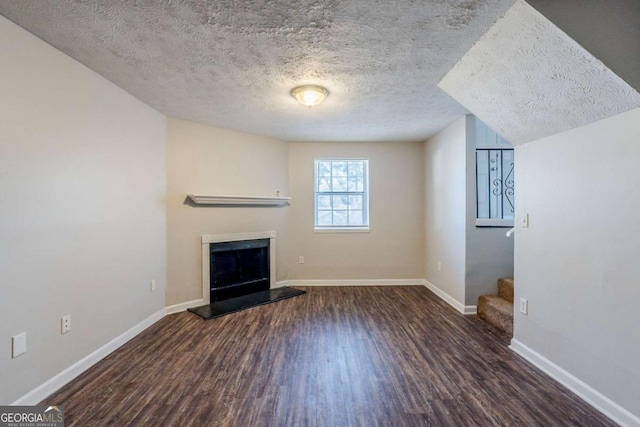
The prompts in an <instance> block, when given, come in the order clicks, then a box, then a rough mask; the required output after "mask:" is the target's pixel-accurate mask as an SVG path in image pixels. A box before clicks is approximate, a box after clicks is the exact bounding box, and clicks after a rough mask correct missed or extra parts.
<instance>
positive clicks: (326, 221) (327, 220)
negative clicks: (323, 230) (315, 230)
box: [318, 211, 332, 225]
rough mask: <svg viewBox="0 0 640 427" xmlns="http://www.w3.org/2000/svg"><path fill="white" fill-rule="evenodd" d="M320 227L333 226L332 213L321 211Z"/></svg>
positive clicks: (319, 216)
mask: <svg viewBox="0 0 640 427" xmlns="http://www.w3.org/2000/svg"><path fill="white" fill-rule="evenodd" d="M318 225H332V224H331V211H319V212H318Z"/></svg>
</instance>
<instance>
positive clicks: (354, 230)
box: [313, 227, 371, 233]
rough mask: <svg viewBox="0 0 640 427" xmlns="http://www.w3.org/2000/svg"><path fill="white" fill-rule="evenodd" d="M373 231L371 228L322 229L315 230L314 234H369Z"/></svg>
mask: <svg viewBox="0 0 640 427" xmlns="http://www.w3.org/2000/svg"><path fill="white" fill-rule="evenodd" d="M370 231H371V229H370V228H369V227H348V228H347V227H333V228H331V227H321V228H317V227H316V228H314V229H313V232H314V233H369V232H370Z"/></svg>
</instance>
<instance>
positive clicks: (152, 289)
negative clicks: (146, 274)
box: [151, 279, 156, 292]
mask: <svg viewBox="0 0 640 427" xmlns="http://www.w3.org/2000/svg"><path fill="white" fill-rule="evenodd" d="M155 290H156V281H155V279H153V280H151V292H154V291H155Z"/></svg>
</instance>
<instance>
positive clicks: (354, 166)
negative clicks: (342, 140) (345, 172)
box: [349, 162, 364, 176]
mask: <svg viewBox="0 0 640 427" xmlns="http://www.w3.org/2000/svg"><path fill="white" fill-rule="evenodd" d="M363 166H364V162H349V176H362V175H364V167H363Z"/></svg>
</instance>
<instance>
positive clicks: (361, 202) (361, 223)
mask: <svg viewBox="0 0 640 427" xmlns="http://www.w3.org/2000/svg"><path fill="white" fill-rule="evenodd" d="M368 181H369V161H368V160H363V159H321V160H316V162H315V180H314V185H315V229H316V230H323V229H325V230H368V228H369V182H368Z"/></svg>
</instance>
